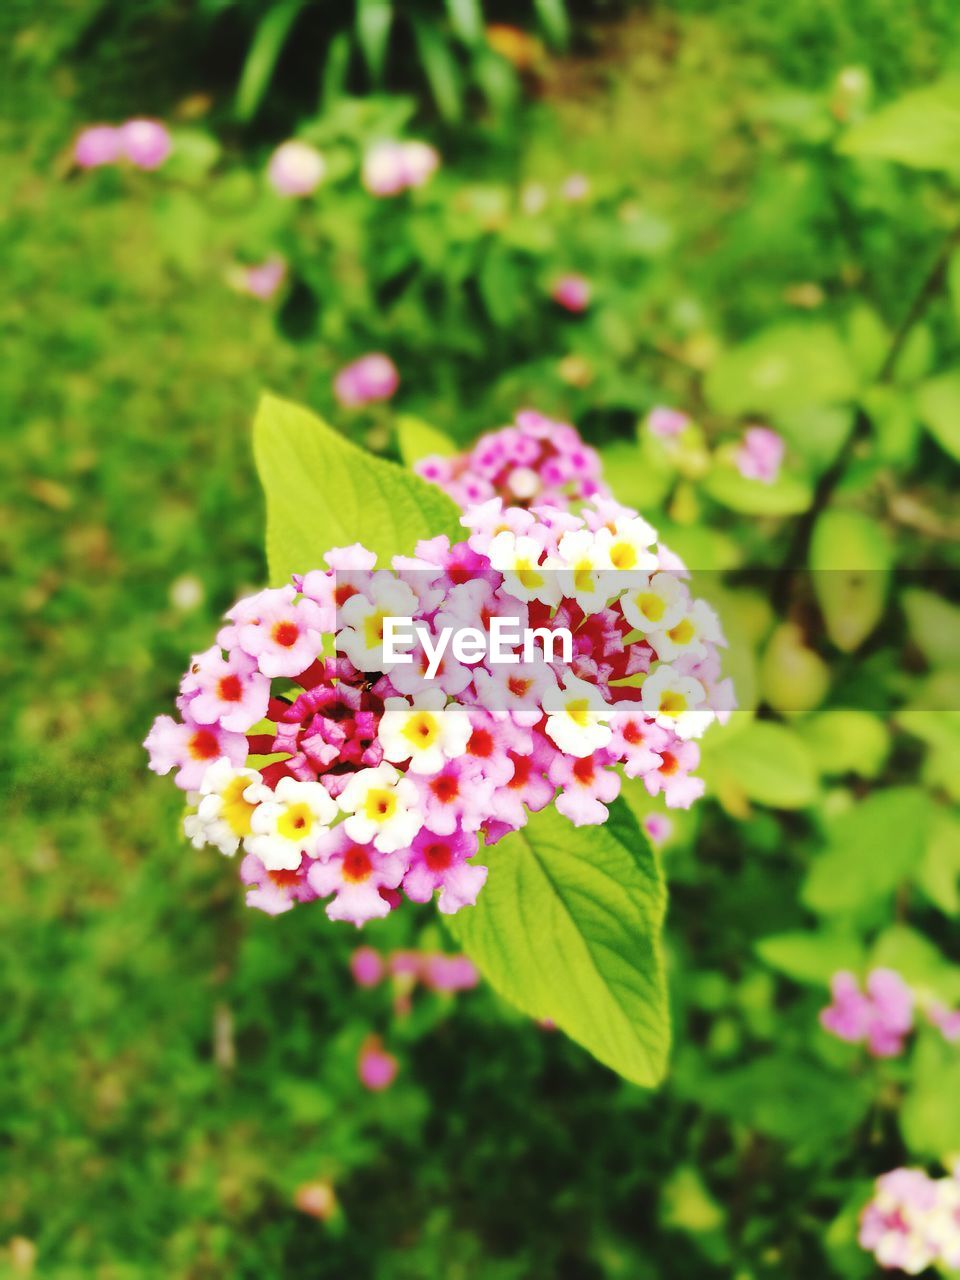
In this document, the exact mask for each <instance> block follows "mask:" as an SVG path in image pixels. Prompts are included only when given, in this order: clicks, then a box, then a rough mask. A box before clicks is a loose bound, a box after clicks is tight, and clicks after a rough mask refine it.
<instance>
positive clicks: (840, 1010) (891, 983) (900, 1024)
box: [820, 969, 960, 1058]
mask: <svg viewBox="0 0 960 1280" xmlns="http://www.w3.org/2000/svg"><path fill="white" fill-rule="evenodd" d="M830 992H831V995H832V997H833V999H832V1001H831V1003H830V1004H829V1005H828V1006H827V1007H826V1008H825V1009H824V1010H822V1011H821V1014H820V1022H821V1024H822V1025H823V1027H824V1028H825V1029H826V1030H827V1031H829V1032H830V1033H831V1034H832V1035H835V1036H837V1038H838V1039H840V1040H845V1041H846V1042H847V1043H848V1044H865V1045H866V1046H867V1051H868V1052H869V1053H870V1054H871V1055H872V1056H873V1057H874V1058H895V1057H898V1056H899V1055H900V1054H901V1053H902V1052H903V1050H904V1048H905V1046H906V1042H907V1039H908V1037H909V1036H910V1035H911V1034H912V1033H913V1031H914V1027H915V1022H916V1016H917V1014H918V1012H922V1013H923V1014H925V1016H926V1018H927V1021H928V1022H929V1023H930V1024H931V1025H932V1026H934V1027H936V1028H937V1029H938V1030H939V1031H940V1033H941V1035H942V1036H943V1038H944V1039H945V1040H946V1041H947V1042H948V1043H951V1044H952V1043H954V1042H956V1041H957V1040H960V1010H954V1009H949V1008H947V1006H946V1005H945V1004H943V1003H942V1002H941V1001H939V1000H935V999H930V998H927V997H926V996H925V995H921V996H918V995H917V993H915V992H914V990H913V989H912V988H911V987H910V986H909V985H908V984H907V983H906V982H905V981H904V980H903V978H902V977H901V976H900V974H899V973H897V972H896V970H894V969H873V970H872V971H871V972H870V974H869V975H868V976H867V980H866V983H865V986H864V988H863V989H861V987H860V984H859V982H858V981H857V978H856V976H855V975H854V974H852V973H848V972H846V971H845V970H842V971H840V972H839V973H835V974H834V975H833V978H832V979H831V982H830Z"/></svg>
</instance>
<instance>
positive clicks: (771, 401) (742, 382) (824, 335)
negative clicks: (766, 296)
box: [705, 323, 858, 414]
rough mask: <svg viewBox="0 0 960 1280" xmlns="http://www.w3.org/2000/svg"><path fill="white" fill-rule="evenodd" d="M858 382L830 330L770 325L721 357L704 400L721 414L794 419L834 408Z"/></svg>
mask: <svg viewBox="0 0 960 1280" xmlns="http://www.w3.org/2000/svg"><path fill="white" fill-rule="evenodd" d="M857 382H858V376H857V372H856V369H855V366H854V364H853V361H852V359H851V357H850V353H849V352H848V350H847V348H846V346H845V344H844V342H843V340H842V339H841V337H840V335H839V333H838V332H837V330H836V329H835V328H833V327H832V326H831V325H828V324H822V323H820V324H800V323H787V324H778V325H774V326H773V327H772V328H770V329H767V330H765V331H764V332H762V333H759V334H757V335H756V336H755V337H753V338H750V339H749V340H748V341H747V342H744V343H742V344H741V345H740V346H737V347H732V348H731V349H730V350H729V351H725V352H724V353H723V354H722V355H721V356H720V358H719V359H718V360H717V361H716V363H715V364H714V365H713V367H712V368H711V370H710V372H709V373H708V374H707V379H706V384H705V390H706V394H707V398H708V400H709V401H710V403H711V404H712V405H713V406H714V408H716V409H719V410H720V412H721V413H730V414H738V413H749V412H764V411H766V412H770V413H776V412H777V411H783V412H785V413H795V412H796V411H797V410H798V409H799V408H802V407H805V406H809V405H823V404H836V403H839V402H841V401H844V400H848V399H850V398H851V397H852V396H853V395H854V394H855V392H856V389H857Z"/></svg>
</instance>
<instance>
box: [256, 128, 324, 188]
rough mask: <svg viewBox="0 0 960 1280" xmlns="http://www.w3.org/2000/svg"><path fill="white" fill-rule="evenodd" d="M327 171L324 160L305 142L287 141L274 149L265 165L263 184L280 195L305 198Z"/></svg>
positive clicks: (317, 185) (292, 139)
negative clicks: (265, 178)
mask: <svg viewBox="0 0 960 1280" xmlns="http://www.w3.org/2000/svg"><path fill="white" fill-rule="evenodd" d="M326 172H327V165H326V161H325V160H324V158H323V156H322V155H321V154H320V152H319V151H317V149H316V148H315V147H311V146H310V145H309V143H306V142H300V141H298V140H297V139H296V138H291V139H290V140H289V141H288V142H283V143H281V144H280V146H279V147H277V149H276V151H274V153H273V155H272V156H271V157H270V160H269V163H268V164H267V181H268V182H269V183H270V185H271V187H273V189H274V191H276V192H277V193H278V195H281V196H309V195H312V194H313V192H314V191H316V189H317V187H319V185H320V183H321V182H322V181H323V179H324V177H325V175H326Z"/></svg>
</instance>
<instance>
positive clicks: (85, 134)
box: [73, 117, 173, 169]
mask: <svg viewBox="0 0 960 1280" xmlns="http://www.w3.org/2000/svg"><path fill="white" fill-rule="evenodd" d="M172 150H173V140H172V139H171V137H170V132H169V130H168V129H167V127H166V125H165V124H162V123H161V122H160V121H159V120H147V119H142V118H139V117H138V118H136V119H133V120H127V121H126V122H125V123H124V124H121V125H112V124H94V125H89V126H88V127H87V128H86V129H83V130H81V132H80V133H79V134H78V135H77V139H76V141H75V142H74V144H73V158H74V160H75V162H76V163H77V164H78V165H79V167H80V168H81V169H99V168H101V167H102V166H103V165H111V164H120V163H121V162H122V161H124V160H125V161H127V162H128V163H129V164H132V165H133V166H134V168H137V169H159V168H160V166H161V165H162V164H163V162H164V161H165V160H166V159H167V157H168V156H169V155H170V152H171V151H172Z"/></svg>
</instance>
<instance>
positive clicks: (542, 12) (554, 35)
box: [533, 0, 570, 49]
mask: <svg viewBox="0 0 960 1280" xmlns="http://www.w3.org/2000/svg"><path fill="white" fill-rule="evenodd" d="M533 7H534V9H536V11H537V18H538V19H539V22H540V25H541V27H543V30H544V32H545V34H546V37H547V39H548V40H549V41H550V43H551V44H553V45H554V46H555V47H556V48H558V49H564V48H566V45H567V41H568V40H569V38H570V22H569V19H568V18H567V6H566V4H565V0H533Z"/></svg>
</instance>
